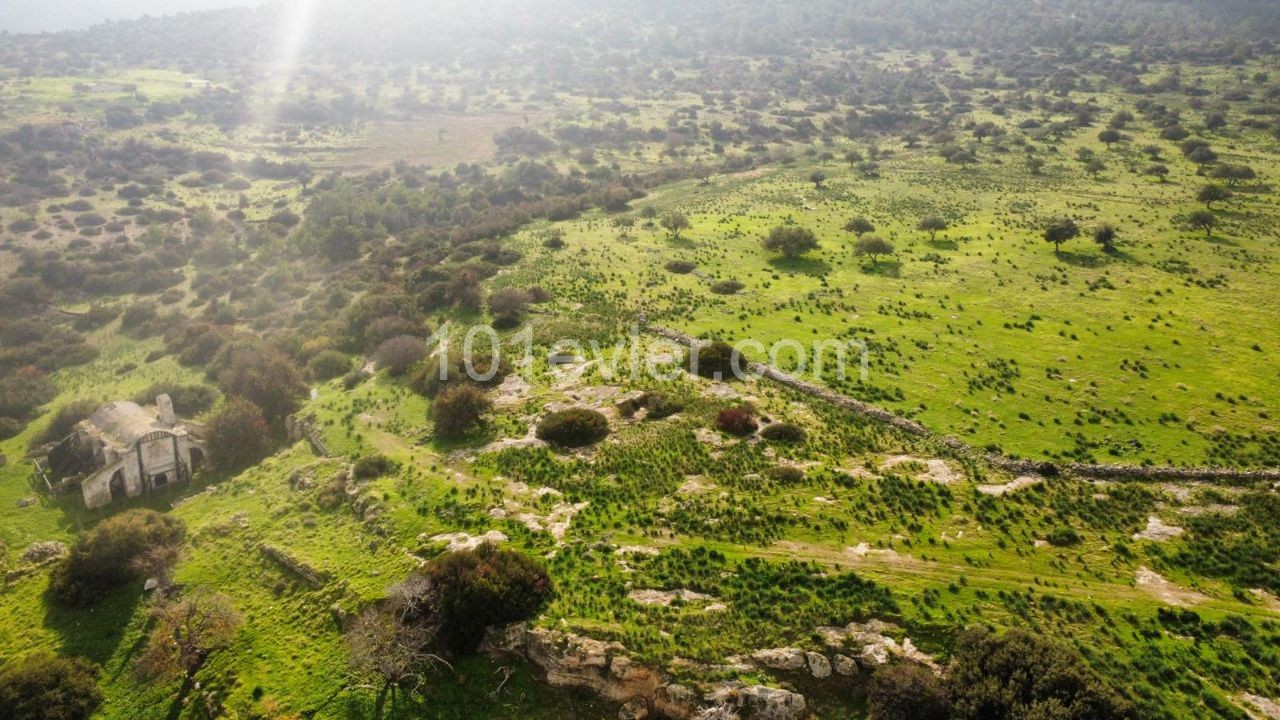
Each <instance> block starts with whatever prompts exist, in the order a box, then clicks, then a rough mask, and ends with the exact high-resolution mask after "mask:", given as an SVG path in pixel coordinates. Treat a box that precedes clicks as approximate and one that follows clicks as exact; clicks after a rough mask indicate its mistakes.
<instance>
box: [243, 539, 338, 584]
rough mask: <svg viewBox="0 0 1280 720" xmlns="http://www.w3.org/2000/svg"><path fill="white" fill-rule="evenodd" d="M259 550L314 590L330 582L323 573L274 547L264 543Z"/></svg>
mask: <svg viewBox="0 0 1280 720" xmlns="http://www.w3.org/2000/svg"><path fill="white" fill-rule="evenodd" d="M259 550H261V551H262V554H263V555H265V556H267V557H268V558H269V559H271V560H273V561H275V563H276V564H278V565H280V566H281V567H283V568H284V569H286V570H288V571H289V572H291V573H293V574H294V575H297V576H298V577H300V578H302V580H303V581H304V582H306V583H307V584H308V585H310V586H311V587H313V588H318V587H320V586H322V585H324V584H325V582H327V581H328V578H327V577H326V576H325V575H324V574H323V573H321V572H320V571H318V570H316V569H315V568H313V567H311V566H310V565H307V564H306V563H304V562H302V561H301V560H298V559H297V558H295V557H293V556H292V555H290V554H289V553H287V552H285V551H284V550H282V549H280V548H278V547H276V546H274V545H267V544H266V543H263V544H262V546H261V547H260V548H259Z"/></svg>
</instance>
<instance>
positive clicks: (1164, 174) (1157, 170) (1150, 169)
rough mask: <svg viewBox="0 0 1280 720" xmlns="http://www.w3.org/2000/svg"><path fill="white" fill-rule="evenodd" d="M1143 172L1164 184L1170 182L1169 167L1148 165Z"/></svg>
mask: <svg viewBox="0 0 1280 720" xmlns="http://www.w3.org/2000/svg"><path fill="white" fill-rule="evenodd" d="M1142 172H1144V173H1146V174H1147V175H1150V176H1151V177H1153V178H1155V179H1157V180H1159V181H1160V182H1162V183H1163V182H1169V166H1168V165H1163V164H1161V163H1155V164H1153V165H1148V166H1147V169H1146V170H1143V171H1142Z"/></svg>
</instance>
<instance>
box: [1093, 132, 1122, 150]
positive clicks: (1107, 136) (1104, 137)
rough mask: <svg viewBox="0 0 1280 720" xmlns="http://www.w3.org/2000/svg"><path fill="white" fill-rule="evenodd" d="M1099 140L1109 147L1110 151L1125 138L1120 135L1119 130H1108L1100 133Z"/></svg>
mask: <svg viewBox="0 0 1280 720" xmlns="http://www.w3.org/2000/svg"><path fill="white" fill-rule="evenodd" d="M1098 139H1099V140H1101V141H1102V142H1103V143H1104V144H1105V145H1106V146H1107V149H1108V150H1110V149H1111V146H1112V145H1115V144H1116V143H1118V142H1120V140H1121V139H1123V136H1122V135H1121V134H1120V131H1119V130H1114V129H1110V128H1108V129H1106V130H1103V131H1102V132H1100V133H1098Z"/></svg>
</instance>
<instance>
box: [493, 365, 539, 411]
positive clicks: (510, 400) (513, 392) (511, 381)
mask: <svg viewBox="0 0 1280 720" xmlns="http://www.w3.org/2000/svg"><path fill="white" fill-rule="evenodd" d="M530 390H532V386H531V385H530V384H529V381H528V380H525V379H524V378H523V377H521V376H520V375H519V374H518V373H511V374H510V375H508V376H506V377H505V378H503V379H502V384H501V385H499V386H498V387H497V388H496V389H495V390H494V391H493V404H494V405H496V406H498V407H511V406H513V405H520V404H521V403H523V402H524V401H525V400H528V399H529V392H530Z"/></svg>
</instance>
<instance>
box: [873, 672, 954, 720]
mask: <svg viewBox="0 0 1280 720" xmlns="http://www.w3.org/2000/svg"><path fill="white" fill-rule="evenodd" d="M867 710H868V712H869V714H870V717H871V718H872V720H947V719H948V718H949V717H950V716H951V703H950V701H949V700H948V699H947V691H946V688H945V687H944V686H943V684H942V680H941V679H940V678H939V677H938V676H937V675H935V674H933V672H932V671H930V670H929V669H927V668H924V667H922V666H920V665H916V664H912V663H898V664H894V665H882V666H880V668H879V669H877V670H876V671H875V674H873V675H872V676H871V682H870V684H869V686H868V688H867Z"/></svg>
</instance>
